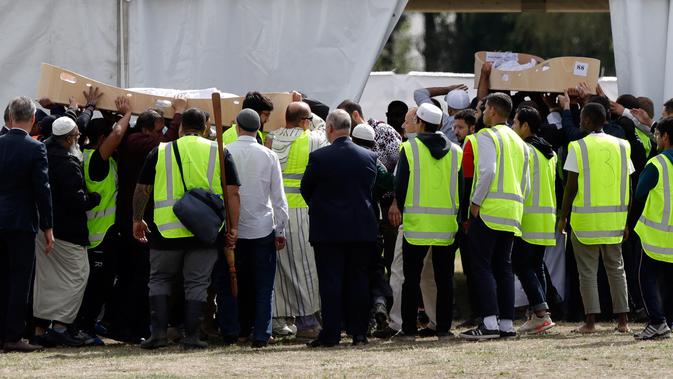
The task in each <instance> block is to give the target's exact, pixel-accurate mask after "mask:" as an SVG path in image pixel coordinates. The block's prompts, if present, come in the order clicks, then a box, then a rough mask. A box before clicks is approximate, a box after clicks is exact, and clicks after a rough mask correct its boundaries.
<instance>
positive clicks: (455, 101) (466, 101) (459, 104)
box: [445, 89, 470, 110]
mask: <svg viewBox="0 0 673 379" xmlns="http://www.w3.org/2000/svg"><path fill="white" fill-rule="evenodd" d="M445 100H446V105H448V106H449V108H452V109H455V110H460V109H465V108H467V107H469V106H470V96H469V95H468V94H467V92H466V91H463V90H462V89H454V90H453V91H451V92H449V93H447V94H446V98H445Z"/></svg>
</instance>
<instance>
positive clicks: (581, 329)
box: [573, 323, 596, 334]
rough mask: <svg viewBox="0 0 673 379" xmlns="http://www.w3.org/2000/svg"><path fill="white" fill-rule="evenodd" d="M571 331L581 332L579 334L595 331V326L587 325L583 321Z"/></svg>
mask: <svg viewBox="0 0 673 379" xmlns="http://www.w3.org/2000/svg"><path fill="white" fill-rule="evenodd" d="M573 333H581V334H590V333H596V327H595V326H594V325H588V324H586V323H584V324H582V325H581V326H579V327H578V328H576V329H574V330H573Z"/></svg>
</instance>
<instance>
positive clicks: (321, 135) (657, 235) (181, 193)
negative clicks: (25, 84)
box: [0, 64, 673, 351]
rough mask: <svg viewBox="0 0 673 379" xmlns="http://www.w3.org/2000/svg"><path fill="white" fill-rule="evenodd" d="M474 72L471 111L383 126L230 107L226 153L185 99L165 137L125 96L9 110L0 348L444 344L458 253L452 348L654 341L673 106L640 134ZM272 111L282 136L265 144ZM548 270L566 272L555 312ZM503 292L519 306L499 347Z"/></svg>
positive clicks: (252, 103)
mask: <svg viewBox="0 0 673 379" xmlns="http://www.w3.org/2000/svg"><path fill="white" fill-rule="evenodd" d="M490 69H491V66H490V65H489V64H485V65H484V67H483V69H482V75H481V79H480V84H479V89H478V92H477V96H476V97H475V98H473V99H470V97H469V96H468V93H467V88H466V87H465V86H462V85H458V86H450V87H435V88H422V89H418V90H416V91H415V92H414V99H415V101H416V103H417V104H416V105H415V106H413V107H408V106H407V105H406V104H405V103H404V102H401V101H393V102H391V103H390V105H389V107H388V110H387V113H386V116H387V120H386V121H378V120H373V119H370V120H368V121H367V120H366V119H365V114H364V113H363V110H362V108H361V107H360V105H359V104H357V103H356V102H354V101H351V100H345V101H343V102H342V103H341V104H339V105H338V107H337V109H336V110H333V111H331V112H330V110H329V108H328V107H327V106H326V105H324V104H322V103H320V102H319V101H316V100H313V99H309V98H307V97H306V96H304V95H302V94H300V93H298V92H292V97H293V101H292V103H290V104H289V105H288V106H287V109H284V110H278V109H274V104H273V103H272V102H271V101H270V100H269V99H268V98H266V97H265V96H263V95H262V94H260V93H258V92H250V93H248V94H247V95H246V96H245V99H244V101H243V103H242V111H241V112H240V113H239V114H238V115H237V117H236V120H235V123H234V124H233V125H231V126H230V127H229V128H228V129H226V131H225V132H224V133H223V135H222V136H221V137H222V140H223V142H224V146H225V148H224V150H223V151H222V150H220V149H219V147H218V144H217V143H216V142H215V141H214V139H215V137H216V136H215V133H214V131H213V129H212V128H211V122H210V115H209V114H208V113H206V112H204V111H203V110H199V109H196V108H190V109H186V105H187V102H186V101H185V100H184V99H182V98H175V99H174V101H173V102H172V108H173V109H172V111H173V112H171V113H172V118H171V119H166V118H164V115H163V112H162V110H161V109H148V110H137V109H131V106H130V104H129V102H128V100H127V99H126V98H124V97H119V98H117V99H116V106H117V111H116V112H110V111H104V110H98V109H97V103H98V101H99V99H100V98H101V97H103V96H107V95H106V94H103V93H100V92H99V91H98V89H97V88H90V89H89V91H88V92H85V93H84V96H85V98H86V104H84V105H83V106H80V105H79V104H76V103H75V102H74V101H71V103H70V104H69V105H68V106H62V105H57V104H53V103H52V102H51V101H50V100H49V99H40V100H39V105H40V106H41V108H43V109H45V110H47V112H48V113H47V112H45V111H44V110H42V109H37V104H36V102H34V101H33V100H31V99H29V98H26V97H18V98H15V99H13V100H12V101H11V102H10V103H9V105H8V106H7V108H6V110H5V113H4V122H5V126H4V127H3V128H2V130H1V131H0V135H1V136H0V177H2V178H3V179H2V181H0V257H1V258H0V259H2V261H1V262H0V270H1V278H2V280H1V281H0V341H2V343H3V348H4V350H5V351H34V350H38V349H42V348H45V347H54V346H73V347H77V346H90V345H103V344H104V341H103V339H102V338H101V337H105V338H108V339H113V340H117V341H122V342H126V343H135V344H140V347H142V348H145V349H156V348H161V347H164V346H167V345H169V344H170V343H181V344H182V345H183V346H185V347H186V348H204V347H207V346H208V344H207V342H206V341H207V340H208V339H212V340H218V341H220V342H222V343H224V344H234V343H238V344H249V345H251V346H252V347H255V348H261V347H264V346H266V345H267V344H269V343H271V342H274V341H279V340H288V339H294V338H296V339H303V340H306V341H308V344H307V345H308V346H309V347H331V346H335V345H337V344H339V343H340V340H341V338H342V335H344V334H345V335H348V336H350V338H351V339H352V344H353V345H363V344H367V343H368V338H371V337H372V336H374V337H376V338H392V339H393V340H402V341H413V340H415V339H416V338H418V337H431V336H436V337H437V338H438V339H440V340H442V339H446V338H451V337H452V336H454V335H453V333H452V329H454V330H455V329H456V328H452V321H453V319H454V314H456V313H457V312H456V311H455V309H454V308H455V306H456V304H457V303H456V301H455V300H454V271H455V270H454V262H455V260H456V254H457V253H459V255H460V260H461V264H462V268H463V272H464V274H465V277H466V279H467V281H466V285H467V291H466V293H467V294H468V299H469V311H467V310H465V309H461V315H462V318H463V319H467V320H466V321H465V322H464V323H463V324H461V325H460V326H458V328H460V329H461V333H460V334H459V337H460V338H463V339H466V340H482V339H496V338H508V337H515V336H517V335H522V334H536V333H544V332H546V331H547V330H549V329H550V328H553V327H554V326H555V325H556V324H555V323H554V321H553V319H554V320H557V321H558V320H559V319H565V320H571V321H572V320H575V319H578V314H581V315H584V322H583V323H582V324H581V325H580V326H579V327H578V328H577V329H576V330H575V331H576V332H578V333H593V332H595V331H596V322H597V321H598V320H600V319H601V317H604V316H605V317H607V318H608V319H610V320H611V319H612V315H613V314H614V315H615V316H616V330H617V331H618V332H620V333H631V330H630V328H629V324H628V321H629V315H631V317H632V318H633V317H636V318H637V317H642V316H646V317H647V318H648V320H647V324H646V327H645V328H644V330H642V331H639V332H638V333H636V334H634V337H635V338H636V339H639V340H640V339H654V338H664V337H670V333H671V330H670V328H671V327H673V286H672V285H671V283H672V282H671V281H670V280H669V278H667V275H670V274H671V273H673V234H672V233H673V207H672V204H671V202H672V200H673V197H672V196H671V188H672V187H673V99H671V100H669V101H667V102H666V103H665V104H664V108H663V110H662V114H661V118H659V119H658V121H654V119H655V110H654V109H653V102H652V100H651V99H648V98H645V97H635V96H632V95H622V96H620V97H619V98H617V99H616V100H615V101H611V100H610V99H608V98H607V96H605V95H604V94H603V93H602V91H601V89H600V87H597V88H595V89H590V88H588V86H586V85H580V86H578V87H577V88H570V89H568V90H567V91H565V92H564V93H562V94H560V93H559V94H542V93H523V92H517V93H515V94H511V95H510V94H509V93H505V92H502V91H500V92H498V91H490V90H489V88H488V77H489V74H490ZM440 96H444V99H445V101H446V111H443V110H442V106H441V104H440V103H439V102H438V101H437V99H435V98H436V97H440ZM273 111H276V112H284V113H285V125H284V126H283V127H281V128H279V129H275V130H268V129H269V128H268V127H267V128H265V124H266V123H267V121H268V119H269V116H270V114H271V112H273ZM132 113H136V114H138V116H137V118H136V117H133V118H135V122H133V118H132ZM132 124H133V126H132ZM225 204H226V207H225ZM195 210H198V211H199V212H201V213H199V212H196V211H195ZM566 236H567V240H568V241H567V242H566ZM232 250H233V251H234V258H233V259H228V258H231V256H230V255H228V254H226V253H225V252H228V251H232ZM549 251H555V252H557V253H558V254H565V255H566V258H565V259H566V261H567V262H568V263H569V264H568V274H567V282H568V284H567V285H566V288H565V291H564V292H565V297H564V298H563V299H561V300H562V301H559V297H558V296H557V289H555V288H554V286H553V284H552V283H551V281H550V280H549V268H548V267H547V266H546V265H545V261H544V260H543V258H544V255H545V252H549ZM515 275H516V277H517V278H518V279H519V281H520V282H521V286H522V288H523V290H524V291H525V294H526V297H527V299H528V304H529V305H528V307H527V311H526V312H525V317H524V322H523V324H522V325H520V326H519V327H518V328H517V327H515V321H517V312H516V309H515V280H514V277H515ZM606 283H607V285H606ZM606 288H609V290H608V291H606ZM608 293H609V295H606V294H608ZM606 299H611V302H610V301H609V300H608V301H606ZM610 303H611V304H610ZM552 312H554V315H552ZM552 316H554V318H553V319H552Z"/></svg>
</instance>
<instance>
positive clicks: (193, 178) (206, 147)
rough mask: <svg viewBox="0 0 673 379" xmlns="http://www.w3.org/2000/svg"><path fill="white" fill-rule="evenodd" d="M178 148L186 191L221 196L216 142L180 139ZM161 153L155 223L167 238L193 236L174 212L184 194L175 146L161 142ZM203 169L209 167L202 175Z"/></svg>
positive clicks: (193, 137) (156, 183) (203, 139)
mask: <svg viewBox="0 0 673 379" xmlns="http://www.w3.org/2000/svg"><path fill="white" fill-rule="evenodd" d="M178 147H179V149H180V159H181V161H182V168H183V172H184V174H185V178H184V179H185V184H186V185H187V189H193V188H204V189H205V188H209V189H210V190H211V191H212V192H214V193H215V194H218V195H220V196H221V195H222V184H221V182H220V172H219V170H215V167H216V166H217V163H218V160H219V158H218V153H217V143H215V142H211V141H209V140H207V139H205V138H201V137H197V136H185V137H182V138H180V139H178ZM158 152H159V154H158V159H157V165H156V176H155V179H154V222H155V224H156V225H157V229H158V230H159V232H160V234H161V236H162V237H164V238H183V237H192V236H193V234H192V233H191V232H190V231H189V230H187V228H185V227H184V225H182V223H181V222H180V220H178V218H177V216H175V213H173V205H175V203H176V202H177V200H179V199H180V198H182V196H183V195H184V192H185V191H184V188H183V185H182V180H181V179H180V170H179V169H178V166H177V162H176V161H175V159H174V158H173V144H172V143H161V144H160V145H159V150H158ZM200 167H206V170H205V171H204V172H202V171H201V170H200V169H199V168H200Z"/></svg>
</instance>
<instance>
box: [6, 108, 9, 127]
mask: <svg viewBox="0 0 673 379" xmlns="http://www.w3.org/2000/svg"><path fill="white" fill-rule="evenodd" d="M8 122H9V104H7V106H6V107H5V125H7V123H8Z"/></svg>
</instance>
